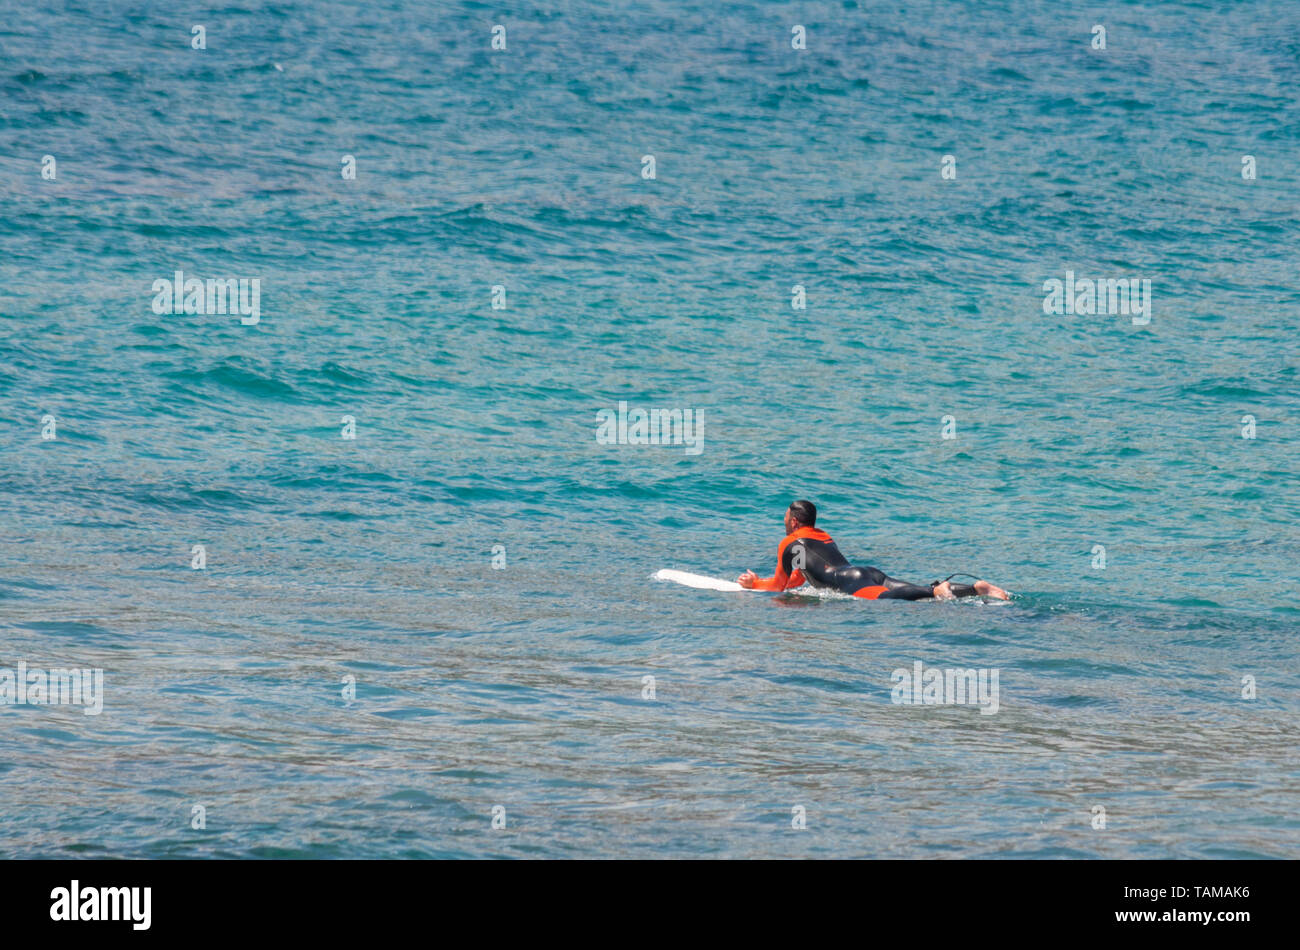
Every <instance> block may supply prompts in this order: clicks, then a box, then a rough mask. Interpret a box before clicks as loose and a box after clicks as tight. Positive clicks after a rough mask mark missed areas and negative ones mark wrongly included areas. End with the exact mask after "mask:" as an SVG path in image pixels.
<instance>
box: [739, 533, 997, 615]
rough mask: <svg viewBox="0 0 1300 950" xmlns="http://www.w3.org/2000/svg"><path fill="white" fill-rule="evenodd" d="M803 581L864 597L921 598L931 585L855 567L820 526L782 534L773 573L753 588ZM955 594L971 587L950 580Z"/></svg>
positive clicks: (929, 594)
mask: <svg viewBox="0 0 1300 950" xmlns="http://www.w3.org/2000/svg"><path fill="white" fill-rule="evenodd" d="M805 581H807V583H809V584H811V585H812V586H813V587H831V588H834V589H835V590H838V591H842V592H844V593H845V594H852V595H853V596H854V597H865V598H867V599H868V600H888V599H894V600H922V599H924V598H927V597H933V596H934V587H935V585H930V586H929V587H921V586H919V585H917V584H909V583H907V581H900V580H896V579H895V578H892V577H889V576H887V575H886V574H885V573H884V572H883V571H879V570H877V569H876V568H874V567H856V566H854V565H852V564H850V563H849V562H848V559H847V558H845V557H844V555H843V554H841V553H840V549H839V548H837V547H836V546H835V542H834V541H832V540H831V536H830V535H829V534H827V533H826V532H825V531H823V530H821V529H820V528H798V529H796V530H795V532H794V533H793V534H789V535H786V537H785V538H784V539H782V541H781V546H780V547H779V548H777V553H776V574H775V576H773V577H768V578H759V579H758V580H757V581H755V582H754V589H755V590H789V589H790V588H792V587H799V586H800V585H802V584H803V583H804V582H805ZM952 592H953V593H954V594H956V595H957V596H958V597H972V596H974V595H975V593H976V591H975V588H974V587H972V586H970V585H969V584H953V585H952Z"/></svg>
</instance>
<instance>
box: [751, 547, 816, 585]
mask: <svg viewBox="0 0 1300 950" xmlns="http://www.w3.org/2000/svg"><path fill="white" fill-rule="evenodd" d="M784 557H785V542H784V541H783V542H782V543H781V547H780V548H779V549H778V550H777V552H776V573H775V574H773V575H772V576H771V577H760V578H758V579H757V580H756V581H754V587H753V589H754V590H789V589H790V588H791V587H802V586H803V584H804V579H803V575H802V574H800V573H799V572H798V571H795V572H794V573H793V574H787V573H786V572H785V568H784V567H782V566H781V561H782V560H783V559H784Z"/></svg>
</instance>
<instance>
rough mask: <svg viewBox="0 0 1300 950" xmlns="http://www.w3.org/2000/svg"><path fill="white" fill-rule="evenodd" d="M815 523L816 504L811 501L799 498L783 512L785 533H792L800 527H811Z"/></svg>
mask: <svg viewBox="0 0 1300 950" xmlns="http://www.w3.org/2000/svg"><path fill="white" fill-rule="evenodd" d="M815 524H817V506H816V505H814V504H813V503H812V502H811V501H804V500H802V499H801V500H799V501H796V502H794V503H792V504H791V505H790V507H789V508H787V509H786V512H785V531H786V534H793V533H794V532H795V531H798V530H799V529H800V528H811V527H812V526H813V525H815Z"/></svg>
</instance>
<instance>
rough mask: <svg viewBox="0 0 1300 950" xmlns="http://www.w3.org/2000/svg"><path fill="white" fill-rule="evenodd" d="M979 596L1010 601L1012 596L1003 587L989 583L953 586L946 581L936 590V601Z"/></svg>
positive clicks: (977, 582)
mask: <svg viewBox="0 0 1300 950" xmlns="http://www.w3.org/2000/svg"><path fill="white" fill-rule="evenodd" d="M976 594H979V595H981V596H983V597H992V598H993V599H994V600H1010V599H1011V595H1010V594H1008V593H1007V592H1006V591H1004V590H1003V589H1002V588H1001V587H997V586H995V585H993V584H990V583H989V582H988V581H976V582H975V583H974V584H953V583H950V582H949V581H944V582H943V583H942V584H939V585H937V586H936V587H935V588H934V596H935V599H936V600H953V599H955V598H957V597H974V596H975V595H976Z"/></svg>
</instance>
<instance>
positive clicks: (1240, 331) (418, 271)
mask: <svg viewBox="0 0 1300 950" xmlns="http://www.w3.org/2000/svg"><path fill="white" fill-rule="evenodd" d="M0 14H2V15H0V447H2V449H3V464H2V465H0V668H8V669H15V668H16V667H17V665H18V664H19V663H20V662H24V663H26V664H27V665H28V666H29V667H37V668H49V667H65V666H76V667H86V668H94V667H99V668H102V669H103V670H104V694H103V702H104V707H103V712H102V713H101V714H100V715H97V716H92V715H85V714H84V713H83V711H82V710H81V709H79V708H75V707H67V706H59V707H50V706H34V705H24V706H10V707H8V708H0V853H2V854H4V855H8V856H21V857H37V856H43V857H61V856H74V855H84V856H124V857H167V856H181V857H202V856H234V857H281V856H306V857H407V856H411V857H444V856H464V857H497V856H509V857H570V856H572V857H610V856H627V857H688V856H731V857H741V856H743V857H805V856H820V857H867V856H872V857H953V856H964V857H991V856H1021V857H1026V856H1028V857H1051V858H1069V857H1145V858H1158V857H1188V858H1201V857H1295V856H1297V854H1298V853H1300V819H1297V813H1298V812H1300V807H1298V805H1300V755H1298V754H1297V747H1298V745H1300V742H1298V734H1297V713H1300V647H1298V646H1297V634H1298V629H1297V628H1298V626H1300V607H1298V606H1297V603H1298V602H1297V594H1296V580H1297V576H1296V565H1297V563H1300V531H1298V530H1297V528H1296V524H1297V522H1298V521H1300V500H1298V497H1297V476H1298V475H1300V465H1298V464H1297V435H1296V433H1297V424H1298V423H1300V395H1298V393H1300V389H1298V384H1300V376H1298V374H1297V352H1298V350H1297V345H1296V331H1297V324H1298V322H1300V321H1298V318H1300V289H1298V287H1297V283H1296V261H1297V260H1300V241H1297V237H1296V209H1297V207H1300V184H1297V183H1298V182H1300V106H1298V105H1297V101H1298V100H1300V7H1297V6H1296V5H1295V4H1292V3H1283V2H1264V3H1258V4H1250V5H1227V6H1223V5H1219V4H1209V3H1206V4H1196V3H1176V4H1158V5H1145V4H1144V5H1136V4H1129V5H1126V4H1118V5H1112V6H1110V7H1108V8H1107V10H1106V11H1104V13H1103V14H1101V16H1103V17H1104V19H1103V20H1102V21H1101V22H1102V23H1104V25H1105V26H1106V27H1107V49H1106V50H1104V51H1103V50H1094V49H1092V48H1090V41H1091V39H1092V34H1091V32H1090V31H1091V30H1092V27H1093V25H1094V23H1096V22H1098V21H1097V16H1098V14H1096V13H1095V12H1087V11H1083V12H1081V11H1080V10H1079V9H1078V8H1077V5H1073V4H1041V3H1037V2H1027V0H1025V2H1013V3H1007V4H1002V5H998V4H971V5H968V6H967V7H966V8H964V9H963V8H962V7H961V6H959V5H955V4H947V3H943V4H939V3H919V4H912V3H908V4H887V5H884V6H880V5H866V4H856V3H853V2H846V3H813V4H795V5H782V4H767V3H758V2H753V0H749V2H730V0H723V2H720V3H713V4H688V3H667V2H659V0H649V2H638V3H633V4H622V3H618V4H614V5H612V6H611V5H609V4H595V3H591V4H584V3H572V2H559V3H552V4H545V5H541V6H529V5H525V6H522V7H518V6H516V7H513V8H511V9H510V10H499V9H497V8H494V7H492V6H490V5H487V4H480V3H469V2H465V3H435V4H424V3H413V2H411V3H388V4H378V5H375V4H350V3H346V4H345V3H338V2H313V3H285V4H275V5H261V4H250V5H248V6H247V7H244V6H239V5H234V6H230V5H227V6H223V7H221V8H219V9H212V10H207V9H205V10H203V11H201V12H198V13H195V12H190V11H181V12H178V11H177V10H176V9H174V8H173V6H172V5H170V4H139V3H131V4H127V3H122V2H118V0H109V2H97V3H66V4H61V5H55V8H54V9H51V8H50V7H48V6H45V5H28V4H18V3H12V2H3V3H0ZM196 23H197V24H201V25H203V26H204V27H205V31H206V43H207V48H206V49H205V50H195V49H192V48H191V46H190V37H191V27H192V26H193V25H195V24H196ZM496 23H502V24H503V25H505V26H506V28H507V48H506V50H504V51H496V52H493V51H492V49H491V32H490V31H491V28H492V26H493V25H494V24H496ZM794 24H801V25H804V26H806V28H807V33H808V46H809V48H808V49H807V50H804V51H795V50H792V49H791V48H790V36H791V32H790V30H791V26H792V25H794ZM46 155H51V156H54V158H55V161H56V163H57V171H56V177H55V179H54V180H47V179H45V178H43V177H42V174H41V171H42V160H43V156H46ZM945 155H952V156H953V157H954V159H955V161H956V169H957V177H956V179H955V180H945V179H944V178H943V177H941V174H940V167H941V161H942V159H943V156H945ZM1243 155H1251V156H1253V157H1254V159H1255V161H1256V167H1257V178H1256V179H1255V180H1245V179H1243V177H1242V173H1241V170H1242V167H1243V166H1242V156H1243ZM344 156H353V157H354V158H355V162H356V169H357V175H356V178H355V180H346V179H344V178H343V177H342V175H341V173H340V172H341V169H342V167H343V164H342V163H343V157H344ZM643 156H653V157H654V160H655V178H654V179H653V180H647V179H644V178H643V177H642V168H643V161H642V160H643ZM176 270H182V271H184V272H185V273H186V274H187V275H193V276H199V277H213V278H218V277H234V278H239V277H244V278H254V277H256V278H258V279H260V281H261V284H260V287H261V298H260V302H261V311H260V317H261V319H260V322H259V323H257V324H255V325H250V326H245V325H242V324H241V322H240V320H239V319H238V318H237V317H232V316H229V315H203V314H184V313H181V314H162V315H159V314H156V313H155V312H154V311H153V309H152V307H151V303H152V300H153V297H154V293H153V290H152V285H153V282H154V281H155V280H159V279H170V278H171V277H172V275H173V273H174V272H175V271H176ZM1067 271H1073V272H1074V273H1075V274H1077V275H1079V276H1089V277H1100V278H1127V277H1134V278H1146V279H1149V280H1150V281H1151V285H1152V300H1153V311H1152V317H1151V320H1150V323H1149V324H1146V325H1134V323H1133V321H1132V320H1131V319H1130V318H1129V317H1127V316H1122V315H1109V314H1104V315H1065V314H1062V315H1046V314H1044V312H1043V307H1042V303H1043V282H1044V281H1045V280H1047V279H1049V278H1053V277H1055V278H1061V279H1064V277H1065V274H1066V272H1067ZM495 285H499V286H501V287H504V288H505V308H504V309H494V308H493V306H492V288H493V286H495ZM795 285H801V286H803V287H804V288H805V290H806V296H807V307H806V309H803V310H796V309H793V308H792V306H791V296H792V288H793V287H794V286H795ZM620 400H625V401H627V402H628V403H629V404H630V405H631V406H633V407H644V408H654V407H667V408H677V409H684V410H689V411H692V412H696V413H698V414H699V418H700V419H702V420H703V423H704V429H703V437H704V442H703V451H702V452H700V453H699V454H689V453H687V452H686V451H684V450H683V449H682V448H681V447H652V446H636V445H614V446H610V445H603V444H600V443H598V441H597V439H596V421H597V419H596V413H597V411H598V410H599V409H602V408H611V409H612V408H614V407H615V406H616V405H617V403H618V402H619V401H620ZM46 416H52V417H53V418H54V419H55V426H56V431H55V435H56V438H54V439H52V440H46V439H43V438H42V424H43V423H42V419H43V418H44V417H46ZM344 416H351V417H353V418H354V419H355V425H356V438H355V440H345V439H343V438H342V437H341V428H342V420H343V417H344ZM947 416H951V417H952V425H955V435H956V438H955V439H944V438H942V427H943V420H944V417H947ZM1246 416H1250V417H1252V419H1253V420H1254V426H1255V431H1254V436H1255V437H1254V438H1243V427H1245V426H1247V423H1246V422H1245V421H1244V420H1245V417H1246ZM796 497H808V498H812V499H813V500H815V501H816V502H817V504H818V506H819V508H820V509H821V513H822V514H821V521H820V522H819V523H820V525H821V526H823V527H825V528H826V529H827V530H828V531H829V532H830V533H831V534H832V535H833V536H834V537H835V538H836V540H837V541H838V542H839V544H840V546H841V548H842V549H843V550H844V552H845V553H846V554H847V555H848V556H849V557H850V558H852V559H854V560H855V561H857V562H859V563H868V564H875V565H878V566H880V567H881V568H883V569H884V570H886V571H888V572H890V573H891V574H895V575H897V576H900V577H903V578H907V579H909V580H912V581H916V582H928V581H930V580H933V579H935V578H937V577H942V576H945V575H947V574H949V573H951V572H953V571H970V572H976V573H978V574H980V575H982V576H985V577H989V578H991V579H993V580H995V581H996V582H999V583H1001V584H1003V585H1004V586H1006V587H1008V588H1010V589H1012V590H1014V591H1015V592H1016V593H1017V594H1018V597H1017V599H1016V600H1015V601H1014V602H1013V603H1012V604H1010V605H1005V606H995V605H984V604H979V603H971V602H966V603H959V604H924V603H923V604H900V603H894V604H890V603H863V602H861V601H855V600H850V599H837V598H816V597H808V596H803V595H797V594H796V595H785V596H782V597H775V598H774V597H771V596H767V595H762V594H715V593H708V592H703V591H697V590H690V589H686V588H682V587H678V586H675V585H669V584H663V583H656V582H654V581H652V580H651V579H650V576H651V575H652V574H653V573H654V572H655V571H656V570H657V569H659V568H661V567H677V568H681V569H684V570H689V571H694V572H697V573H704V574H711V575H715V576H720V577H728V578H730V577H734V576H735V575H736V574H738V573H740V572H741V571H742V570H744V569H745V568H751V567H752V568H754V569H756V570H759V571H760V572H764V573H771V570H772V566H773V562H774V559H775V549H776V544H777V541H778V540H779V539H780V536H781V534H782V529H781V515H782V512H783V510H784V508H785V506H786V505H787V504H788V503H789V501H790V500H791V499H793V498H796ZM195 545H203V546H204V548H205V551H206V558H207V561H206V568H205V569H203V570H193V569H192V568H191V558H192V552H193V549H194V546H195ZM1098 545H1100V546H1103V547H1104V549H1105V558H1106V562H1105V568H1104V569H1099V568H1098V567H1096V566H1094V565H1095V564H1096V563H1097V561H1096V558H1097V555H1096V553H1095V551H1096V546H1098ZM498 546H499V547H498ZM494 551H496V552H497V564H498V565H500V563H501V559H502V558H504V562H505V563H504V566H503V569H494V564H493V559H494ZM918 660H919V661H921V662H922V663H924V664H925V665H926V666H927V667H930V666H933V667H940V668H951V667H960V668H980V669H990V670H997V671H998V673H999V685H1000V697H999V709H998V712H997V713H996V714H994V715H982V714H981V713H980V712H979V710H978V709H976V708H973V707H971V706H911V705H901V704H895V703H893V702H891V687H892V685H893V684H892V681H891V672H892V671H893V670H895V669H897V668H905V669H911V668H912V666H913V664H914V663H915V662H916V661H918ZM647 676H653V677H654V697H653V699H651V698H649V697H648V695H647V694H646V693H644V692H643V691H644V690H645V689H646V687H645V685H644V684H645V680H644V677H647ZM1247 677H1251V678H1253V680H1252V681H1253V683H1254V688H1255V690H1256V693H1255V697H1254V698H1253V699H1247V698H1243V690H1244V689H1247V687H1244V686H1243V679H1244V678H1247ZM349 678H351V679H349ZM348 684H351V685H352V687H353V688H354V689H355V699H351V700H348V699H345V696H344V690H345V687H346V686H347V685H348ZM199 805H201V806H202V807H203V808H204V809H205V812H204V814H205V821H206V827H204V828H201V829H196V828H194V827H192V819H193V816H194V814H195V811H194V809H195V806H199ZM496 806H500V807H501V808H503V809H504V816H505V822H506V827H505V828H504V829H498V830H494V829H493V828H492V818H493V809H494V807H496ZM798 806H801V807H802V808H803V810H804V814H805V815H806V821H807V828H806V830H802V831H796V830H794V829H793V828H792V827H791V822H792V809H795V808H796V807H798ZM1099 807H1100V808H1103V809H1104V810H1105V816H1106V827H1105V828H1104V829H1103V828H1097V827H1094V824H1095V823H1096V822H1095V818H1094V815H1095V812H1096V809H1097V808H1099Z"/></svg>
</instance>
